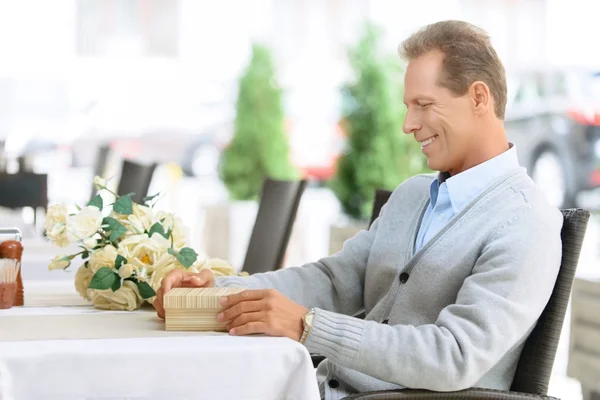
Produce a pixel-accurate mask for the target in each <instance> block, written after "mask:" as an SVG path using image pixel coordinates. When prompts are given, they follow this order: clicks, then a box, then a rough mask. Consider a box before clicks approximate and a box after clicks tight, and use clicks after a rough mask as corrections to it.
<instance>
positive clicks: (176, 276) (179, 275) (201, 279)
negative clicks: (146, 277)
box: [154, 269, 215, 319]
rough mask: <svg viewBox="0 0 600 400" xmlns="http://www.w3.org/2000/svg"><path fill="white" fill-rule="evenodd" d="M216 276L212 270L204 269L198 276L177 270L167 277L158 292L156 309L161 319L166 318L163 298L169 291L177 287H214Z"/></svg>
mask: <svg viewBox="0 0 600 400" xmlns="http://www.w3.org/2000/svg"><path fill="white" fill-rule="evenodd" d="M214 281H215V276H214V274H213V273H212V271H211V270H210V269H203V270H202V271H200V272H199V273H197V274H194V273H191V272H186V271H182V270H180V269H177V270H175V271H172V272H171V273H169V275H167V276H165V277H164V278H163V280H162V282H161V285H160V289H158V292H156V299H154V308H155V309H156V313H157V314H158V316H159V317H160V318H163V319H164V318H165V309H164V306H163V297H164V295H165V294H166V293H168V292H169V290H171V289H173V288H176V287H212V285H213V283H214Z"/></svg>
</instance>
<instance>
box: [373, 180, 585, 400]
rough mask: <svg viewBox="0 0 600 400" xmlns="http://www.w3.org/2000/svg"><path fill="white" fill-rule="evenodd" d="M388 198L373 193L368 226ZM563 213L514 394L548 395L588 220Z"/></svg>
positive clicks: (571, 212) (386, 193)
mask: <svg viewBox="0 0 600 400" xmlns="http://www.w3.org/2000/svg"><path fill="white" fill-rule="evenodd" d="M390 195H391V192H390V191H387V190H377V191H376V193H375V202H374V204H373V213H372V215H371V223H373V221H374V220H375V219H376V218H377V217H378V216H379V213H380V212H381V208H382V207H383V205H384V204H385V203H386V202H387V201H388V199H389V197H390ZM562 214H563V219H564V222H563V227H562V231H561V239H562V261H561V265H560V270H559V272H558V277H557V278H556V283H555V284H554V289H553V291H552V295H551V296H550V300H549V301H548V304H546V307H545V308H544V311H543V312H542V314H541V316H540V318H539V319H538V322H537V324H536V326H535V328H534V329H533V331H532V332H531V334H530V335H529V337H528V338H527V341H526V342H525V346H524V347H523V351H522V352H521V357H520V358H519V363H518V365H517V370H516V372H515V377H514V379H513V383H512V387H511V390H512V391H515V392H522V393H531V394H537V395H546V394H547V393H548V383H549V381H550V375H551V373H552V366H553V365H554V358H555V356H556V348H557V347H558V341H559V339H560V333H561V330H562V327H563V323H564V318H565V312H566V309H567V305H568V303H569V298H570V294H571V287H572V285H573V279H574V277H575V272H576V270H577V263H578V261H579V254H580V253H581V246H582V244H583V238H584V236H585V231H586V228H587V224H588V220H589V218H590V213H589V211H586V210H582V209H569V210H562Z"/></svg>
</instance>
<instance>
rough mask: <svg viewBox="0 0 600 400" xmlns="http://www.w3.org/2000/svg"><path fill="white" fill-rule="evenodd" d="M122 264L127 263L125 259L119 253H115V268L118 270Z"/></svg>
mask: <svg viewBox="0 0 600 400" xmlns="http://www.w3.org/2000/svg"><path fill="white" fill-rule="evenodd" d="M124 264H127V259H126V258H125V257H123V256H122V255H120V254H119V255H117V258H116V259H115V268H116V269H117V270H118V269H119V268H121V266H122V265H124Z"/></svg>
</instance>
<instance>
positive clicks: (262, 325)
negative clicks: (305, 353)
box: [217, 289, 308, 341]
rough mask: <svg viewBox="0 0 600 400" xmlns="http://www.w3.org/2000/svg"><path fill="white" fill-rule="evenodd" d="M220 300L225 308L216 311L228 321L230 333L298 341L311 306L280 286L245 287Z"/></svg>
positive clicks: (221, 319)
mask: <svg viewBox="0 0 600 400" xmlns="http://www.w3.org/2000/svg"><path fill="white" fill-rule="evenodd" d="M221 304H223V305H224V306H225V310H224V311H222V312H221V313H219V315H217V320H218V321H220V322H226V323H227V330H228V331H229V334H231V335H235V336H239V335H251V334H255V333H263V334H266V335H269V336H285V337H288V338H290V339H293V340H297V341H299V340H300V338H301V337H302V332H303V330H304V327H303V324H302V317H303V316H304V315H306V313H308V309H306V308H305V307H302V306H301V305H298V304H296V303H294V302H293V301H291V300H290V299H288V298H287V297H285V296H284V295H282V294H281V293H279V292H278V291H277V290H273V289H269V290H245V291H243V292H240V293H236V294H233V295H230V296H226V297H222V298H221Z"/></svg>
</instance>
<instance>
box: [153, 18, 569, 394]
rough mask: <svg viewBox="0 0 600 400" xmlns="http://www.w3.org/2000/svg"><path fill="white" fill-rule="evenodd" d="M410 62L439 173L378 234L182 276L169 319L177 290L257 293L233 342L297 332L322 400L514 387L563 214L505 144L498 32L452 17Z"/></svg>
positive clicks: (409, 44) (401, 200)
mask: <svg viewBox="0 0 600 400" xmlns="http://www.w3.org/2000/svg"><path fill="white" fill-rule="evenodd" d="M400 53H401V55H402V56H403V57H404V58H406V59H407V60H408V66H407V69H406V75H405V93H404V102H405V104H406V107H407V114H406V119H405V122H404V131H405V133H406V134H411V135H413V136H414V138H415V140H417V141H419V142H420V143H421V146H422V149H423V153H424V155H425V156H426V157H427V161H428V164H429V167H430V168H432V169H434V170H437V171H439V173H438V174H436V175H419V176H415V177H413V178H411V179H409V180H407V181H406V182H404V183H402V184H401V185H400V186H399V187H398V188H396V190H395V191H394V193H393V194H392V196H391V197H390V199H389V201H388V203H387V204H386V206H385V207H384V208H383V210H382V212H381V214H380V216H379V218H378V219H377V220H376V221H375V222H374V224H373V225H372V227H371V228H370V229H369V230H367V231H362V232H360V233H359V234H358V235H357V236H355V237H354V238H352V239H351V240H349V241H347V242H346V243H345V245H344V248H343V250H342V251H340V252H339V253H337V254H335V255H333V256H330V257H326V258H323V259H321V260H319V261H317V262H314V263H310V264H307V265H304V266H302V267H295V268H286V269H284V270H281V271H277V272H272V273H267V274H257V275H253V276H251V277H221V278H217V279H214V278H213V276H212V273H211V272H210V271H207V270H205V271H202V272H200V274H197V275H192V274H186V273H183V272H181V271H175V272H173V273H172V274H171V275H169V276H168V277H167V278H165V279H164V281H163V287H162V288H161V290H159V293H158V295H157V299H158V301H157V302H156V303H155V305H156V307H157V311H158V313H159V315H161V316H163V313H164V310H163V309H162V305H161V304H162V303H161V299H162V295H163V294H164V293H165V292H167V291H168V290H170V288H172V287H174V286H211V285H213V284H215V285H218V286H241V287H246V288H250V290H247V291H244V292H242V293H240V294H237V295H233V296H230V297H228V298H225V299H223V304H224V305H225V307H226V309H225V311H224V312H223V313H222V315H221V319H222V320H223V321H227V324H228V328H229V329H230V333H231V334H232V335H248V334H255V333H263V334H267V335H274V336H287V337H289V338H291V339H293V340H299V341H301V342H302V343H303V344H304V345H305V346H306V347H307V348H308V350H309V351H310V352H311V353H318V354H321V355H324V356H325V357H326V360H325V361H324V362H323V363H321V364H320V365H319V368H318V370H317V373H318V375H319V382H320V389H321V393H322V396H323V397H324V398H325V399H340V398H342V397H344V396H345V395H347V394H350V393H354V392H364V391H372V390H383V389H395V388H400V387H406V388H424V389H430V390H435V391H455V390H460V389H464V388H469V387H483V388H493V389H504V390H507V389H509V388H510V386H511V382H512V379H513V376H514V373H515V369H516V366H517V362H518V359H519V356H520V353H521V350H522V348H523V345H524V343H525V340H526V339H527V337H528V336H529V334H530V333H531V331H532V329H533V327H534V325H535V323H536V321H537V319H538V317H539V316H540V314H541V312H542V310H543V309H544V306H545V305H546V303H547V301H548V299H549V297H550V294H551V292H552V289H553V286H554V282H555V280H556V276H557V274H558V269H559V266H560V261H561V250H562V246H561V239H560V231H561V227H562V215H561V213H560V212H559V210H557V209H555V208H553V207H551V206H550V205H549V204H548V202H547V201H546V199H545V198H544V196H543V194H542V193H541V192H540V191H539V190H538V188H537V187H536V186H535V184H534V183H533V181H532V180H531V179H530V178H529V177H528V176H527V173H526V171H525V170H524V169H523V168H521V167H520V166H519V163H518V160H517V156H516V150H515V148H514V147H513V146H512V144H510V143H509V142H508V141H507V138H506V135H505V131H504V127H503V118H504V110H505V106H506V80H505V74H504V68H503V66H502V63H501V62H500V60H499V58H498V56H497V54H496V52H495V51H494V49H493V47H492V45H491V44H490V39H489V37H488V36H487V35H486V34H485V32H483V31H481V30H480V29H478V28H476V27H474V26H472V25H470V24H467V23H465V22H461V21H444V22H439V23H435V24H432V25H429V26H426V27H425V28H423V29H422V30H420V31H418V32H416V33H415V34H413V35H412V36H411V37H410V38H408V39H407V40H406V41H405V42H404V43H402V45H401V47H400ZM534 288H535V290H534ZM361 312H365V314H366V317H365V318H364V319H362V318H357V317H355V316H356V315H358V314H359V313H361Z"/></svg>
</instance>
